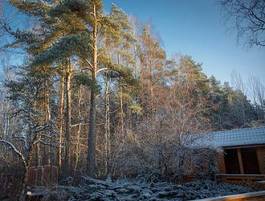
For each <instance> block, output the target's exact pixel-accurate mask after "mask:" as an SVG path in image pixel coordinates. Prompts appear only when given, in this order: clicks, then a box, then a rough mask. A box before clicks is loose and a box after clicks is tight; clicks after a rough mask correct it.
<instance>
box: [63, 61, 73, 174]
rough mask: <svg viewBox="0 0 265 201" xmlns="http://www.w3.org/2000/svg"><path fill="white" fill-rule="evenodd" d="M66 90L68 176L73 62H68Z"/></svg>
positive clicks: (67, 166) (66, 159) (66, 172)
mask: <svg viewBox="0 0 265 201" xmlns="http://www.w3.org/2000/svg"><path fill="white" fill-rule="evenodd" d="M65 84H66V88H65V92H66V97H65V98H66V110H65V159H64V171H65V174H66V175H67V176H68V175H69V174H70V165H71V161H70V156H71V155H70V148H71V147H70V146H71V89H70V87H71V64H70V62H68V69H67V72H66V77H65Z"/></svg>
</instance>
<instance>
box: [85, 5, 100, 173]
mask: <svg viewBox="0 0 265 201" xmlns="http://www.w3.org/2000/svg"><path fill="white" fill-rule="evenodd" d="M93 21H94V27H93V68H92V72H91V73H92V83H93V84H92V85H93V86H92V87H91V95H90V112H89V129H88V153H87V173H88V175H89V176H91V177H95V174H96V172H95V171H96V161H95V159H96V156H95V155H96V83H97V80H96V76H97V67H98V66H97V65H98V49H97V35H98V32H97V31H98V30H97V29H98V19H97V11H96V5H95V4H94V11H93Z"/></svg>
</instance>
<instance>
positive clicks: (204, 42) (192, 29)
mask: <svg viewBox="0 0 265 201" xmlns="http://www.w3.org/2000/svg"><path fill="white" fill-rule="evenodd" d="M104 2H105V8H106V9H107V10H109V9H110V7H111V4H112V3H115V4H116V5H118V6H119V7H121V8H122V9H123V10H124V11H126V12H127V13H128V14H130V15H133V16H136V17H137V18H139V19H140V20H141V21H144V22H151V23H152V25H153V26H154V27H155V31H156V32H158V33H159V35H160V37H161V38H162V41H163V47H164V48H165V50H166V52H167V54H168V56H169V57H170V56H172V55H174V54H179V53H180V54H187V55H190V56H192V57H193V58H194V59H195V60H196V61H197V62H199V63H202V64H203V71H204V72H205V73H206V74H207V75H214V76H215V77H216V78H217V79H218V80H221V81H230V80H231V73H232V71H236V72H238V73H240V74H241V75H242V77H243V78H244V79H245V80H246V79H247V78H248V77H249V75H250V74H253V75H255V76H258V77H259V78H260V79H262V80H263V81H265V48H263V49H262V48H255V47H254V48H251V49H250V48H247V47H244V46H243V43H240V44H238V42H237V37H236V31H235V30H231V26H230V25H229V24H228V23H225V20H224V13H223V12H222V10H221V8H220V6H219V5H218V4H217V0H104Z"/></svg>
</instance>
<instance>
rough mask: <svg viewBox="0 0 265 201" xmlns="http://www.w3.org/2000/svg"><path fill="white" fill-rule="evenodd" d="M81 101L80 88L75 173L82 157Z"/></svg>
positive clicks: (79, 92)
mask: <svg viewBox="0 0 265 201" xmlns="http://www.w3.org/2000/svg"><path fill="white" fill-rule="evenodd" d="M81 101H82V88H81V87H80V88H79V90H78V120H79V125H78V130H77V136H76V140H77V141H76V150H75V167H74V171H75V172H76V170H77V167H78V163H79V157H80V137H81V126H82V123H81V119H82V116H81Z"/></svg>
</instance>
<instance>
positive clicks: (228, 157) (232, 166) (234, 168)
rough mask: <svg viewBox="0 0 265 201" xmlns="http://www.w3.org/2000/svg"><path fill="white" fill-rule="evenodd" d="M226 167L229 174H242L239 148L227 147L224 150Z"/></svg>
mask: <svg viewBox="0 0 265 201" xmlns="http://www.w3.org/2000/svg"><path fill="white" fill-rule="evenodd" d="M224 154H225V155H224V158H225V169H226V173H227V174H240V167H239V162H238V156H237V150H236V149H226V150H225V152H224Z"/></svg>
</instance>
